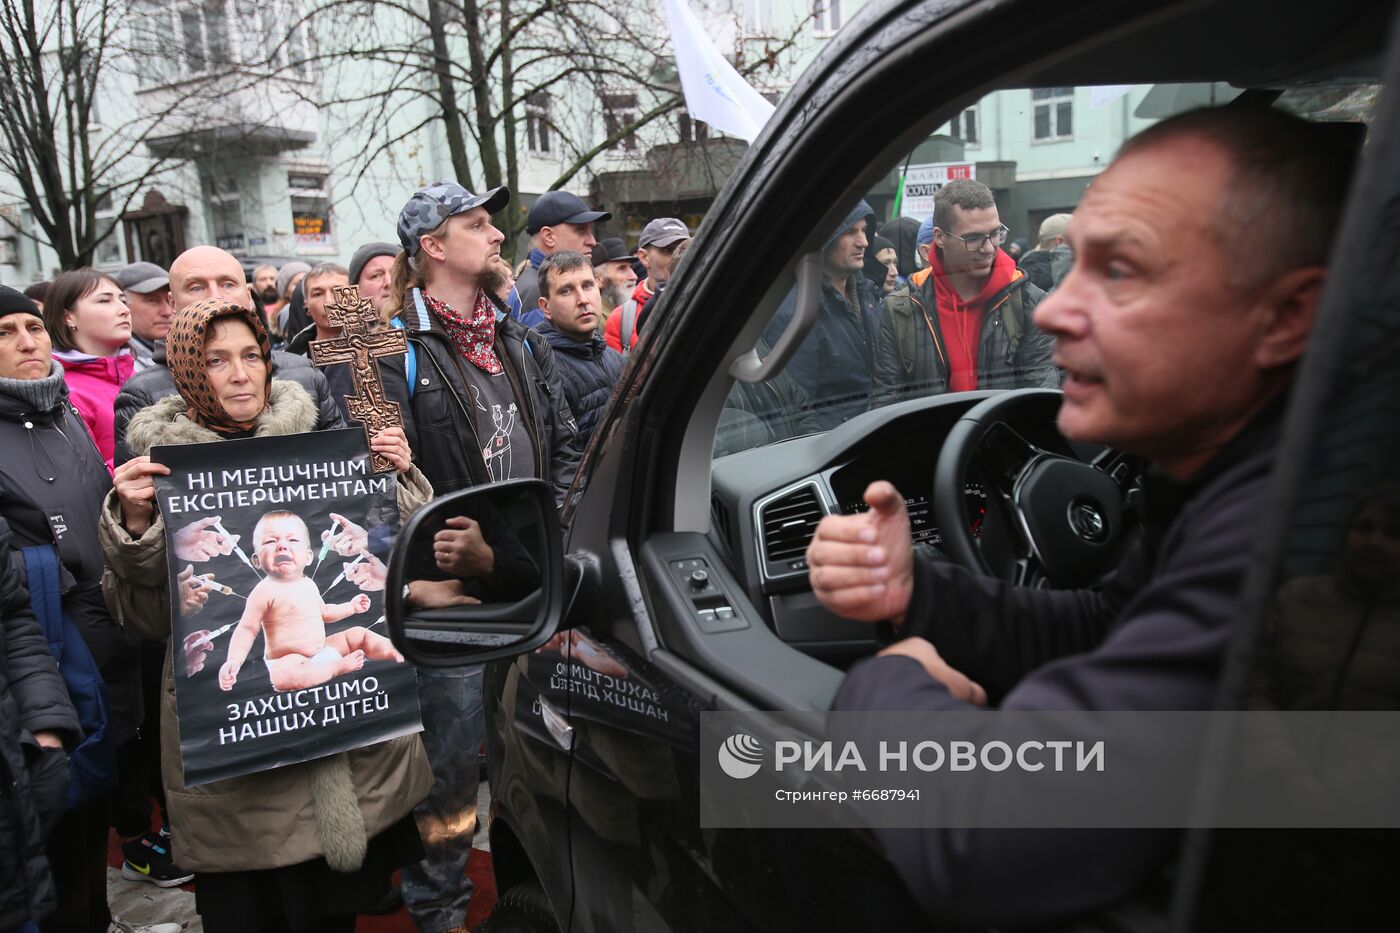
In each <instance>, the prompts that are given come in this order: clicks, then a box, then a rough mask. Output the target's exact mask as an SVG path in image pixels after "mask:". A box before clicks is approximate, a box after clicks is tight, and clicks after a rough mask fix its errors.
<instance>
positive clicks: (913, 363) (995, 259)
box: [871, 178, 1060, 405]
mask: <svg viewBox="0 0 1400 933" xmlns="http://www.w3.org/2000/svg"><path fill="white" fill-rule="evenodd" d="M933 203H934V208H933V210H934V213H933V249H932V250H931V251H930V253H929V267H928V268H927V269H925V270H922V271H920V272H917V273H915V274H914V276H913V278H912V279H911V280H910V283H909V285H908V287H907V288H900V289H896V290H895V291H894V292H893V293H892V294H891V295H890V296H889V297H888V298H886V299H885V302H884V306H883V313H882V315H881V316H880V321H879V327H878V331H877V336H876V340H875V364H874V381H875V387H874V390H873V392H872V393H871V403H872V404H876V405H880V404H888V403H889V402H894V401H899V400H902V399H907V398H920V397H923V396H925V395H933V394H937V393H940V392H969V391H972V390H974V389H1024V388H1046V389H1055V388H1059V385H1060V380H1059V373H1058V372H1057V371H1056V369H1055V366H1054V364H1053V363H1051V362H1050V351H1051V341H1050V338H1049V337H1047V336H1046V335H1045V334H1044V333H1042V332H1041V331H1040V329H1039V328H1037V327H1036V326H1035V324H1034V323H1032V321H1031V315H1032V314H1034V313H1035V307H1036V305H1038V304H1039V303H1040V299H1041V298H1043V297H1045V293H1044V292H1043V291H1041V290H1040V289H1039V288H1037V287H1036V286H1035V285H1033V284H1031V282H1030V280H1029V279H1028V278H1027V277H1026V274H1025V273H1024V272H1022V271H1021V270H1019V269H1017V268H1016V263H1015V261H1014V260H1013V259H1012V258H1011V257H1010V256H1008V255H1007V254H1006V253H1005V252H1003V251H1002V250H1001V244H1002V243H1004V242H1005V241H1006V234H1007V230H1006V227H1005V226H1003V225H1002V222H1001V217H1000V215H999V214H998V213H997V205H996V201H995V200H994V199H993V198H992V191H991V189H990V188H988V187H987V186H986V185H984V184H982V183H981V182H980V181H973V180H971V179H966V178H960V179H956V180H954V181H951V182H949V183H948V184H946V185H944V186H943V187H942V188H940V189H939V191H938V194H937V195H936V196H935V198H934V202H933Z"/></svg>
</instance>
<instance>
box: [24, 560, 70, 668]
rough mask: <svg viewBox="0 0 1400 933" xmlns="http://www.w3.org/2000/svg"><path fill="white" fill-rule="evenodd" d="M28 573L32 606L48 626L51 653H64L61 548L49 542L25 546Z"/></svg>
mask: <svg viewBox="0 0 1400 933" xmlns="http://www.w3.org/2000/svg"><path fill="white" fill-rule="evenodd" d="M21 553H23V554H24V568H25V571H26V573H27V575H28V580H27V581H26V584H27V586H28V588H29V606H30V608H31V609H33V610H34V615H35V616H36V617H38V619H39V625H40V626H41V627H42V628H43V630H44V640H45V641H47V642H48V643H49V653H50V654H52V655H53V656H54V658H61V657H63V642H64V634H65V633H64V625H63V594H62V593H60V592H59V585H58V552H57V551H56V550H55V549H54V548H52V547H48V546H44V547H27V548H21Z"/></svg>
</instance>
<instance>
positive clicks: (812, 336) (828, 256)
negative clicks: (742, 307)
mask: <svg viewBox="0 0 1400 933" xmlns="http://www.w3.org/2000/svg"><path fill="white" fill-rule="evenodd" d="M874 224H875V212H874V211H873V210H871V209H870V205H869V204H867V203H865V201H861V202H860V203H859V204H857V205H856V206H855V208H854V209H853V210H852V211H851V212H850V214H848V215H847V216H846V217H845V218H844V219H843V220H842V221H841V224H840V226H839V227H837V229H836V232H835V233H834V234H833V235H832V236H831V238H830V239H828V240H827V241H826V245H825V247H824V248H823V250H822V265H823V267H824V268H823V270H822V286H821V310H820V311H819V312H818V314H817V321H816V323H815V324H813V325H812V329H811V330H810V331H808V332H807V336H806V338H805V339H804V340H803V341H802V346H800V347H798V349H797V353H796V354H795V355H794V356H793V358H792V359H791V360H789V361H788V364H787V366H786V367H785V369H786V372H787V373H788V374H789V375H790V376H791V377H792V379H793V381H794V382H796V383H797V385H798V386H799V387H800V388H801V389H802V391H803V392H805V393H806V394H807V395H808V396H809V397H810V398H811V404H812V415H813V417H814V419H815V421H816V423H817V426H818V427H819V428H820V429H821V430H823V431H826V430H829V429H831V428H834V427H836V426H837V425H838V424H840V423H842V422H843V421H847V420H849V419H851V418H853V417H855V416H856V415H858V414H860V413H862V412H864V411H865V410H866V408H867V406H868V404H869V402H870V391H871V388H872V386H873V384H874V383H873V374H874V341H875V309H876V303H877V301H878V300H879V299H878V295H877V293H876V290H875V283H873V282H871V281H869V280H868V279H866V277H865V276H864V274H863V270H864V269H865V249H866V247H867V246H869V245H870V240H869V233H870V231H872V230H873V229H874ZM796 310H797V292H796V290H795V289H794V290H793V291H791V292H789V293H788V296H787V298H785V299H784V300H783V303H782V304H781V305H779V306H778V311H777V313H776V314H774V315H773V320H772V321H770V322H769V324H768V327H767V328H766V329H765V330H764V331H763V340H764V342H765V343H766V344H767V345H768V346H770V347H771V346H775V345H777V343H778V338H779V337H781V336H782V334H783V331H785V330H787V328H788V325H789V324H790V323H791V322H792V316H793V314H794V313H795V312H796Z"/></svg>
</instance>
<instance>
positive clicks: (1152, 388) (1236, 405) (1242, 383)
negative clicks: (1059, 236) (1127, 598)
mask: <svg viewBox="0 0 1400 933" xmlns="http://www.w3.org/2000/svg"><path fill="white" fill-rule="evenodd" d="M1229 180H1230V167H1229V163H1228V161H1227V157H1226V156H1225V155H1224V153H1222V152H1221V151H1220V150H1219V149H1218V148H1216V147H1215V146H1214V145H1213V144H1211V143H1208V142H1205V141H1201V140H1196V139H1179V140H1174V141H1170V142H1165V143H1162V144H1159V145H1157V146H1153V147H1151V148H1148V149H1144V150H1142V151H1139V152H1134V153H1130V154H1129V155H1127V156H1125V157H1124V158H1123V159H1122V160H1120V161H1118V162H1115V163H1114V164H1113V165H1112V166H1110V167H1109V169H1108V170H1107V171H1105V172H1104V173H1103V174H1102V175H1100V176H1099V177H1098V178H1097V179H1095V180H1094V182H1093V184H1092V185H1091V186H1090V188H1089V190H1088V191H1087V192H1086V193H1085V195H1084V198H1083V200H1082V201H1080V204H1079V207H1078V208H1077V209H1076V210H1075V212H1074V218H1073V220H1071V221H1070V226H1069V234H1068V239H1069V242H1070V245H1071V247H1072V248H1073V249H1074V253H1075V266H1074V268H1073V270H1072V271H1071V272H1070V274H1069V276H1068V277H1067V278H1066V279H1065V280H1064V282H1063V283H1061V285H1060V287H1059V288H1057V289H1056V290H1055V291H1054V292H1052V293H1051V294H1050V295H1049V296H1048V297H1047V298H1045V299H1044V300H1043V301H1041V302H1040V304H1039V306H1038V307H1037V308H1036V311H1035V323H1036V325H1037V326H1039V327H1040V328H1041V329H1042V330H1044V331H1045V332H1046V333H1048V334H1050V335H1051V336H1053V337H1054V338H1055V353H1054V359H1055V363H1056V364H1057V365H1058V366H1060V367H1061V368H1062V369H1064V370H1065V371H1066V379H1065V383H1064V394H1065V398H1064V405H1063V406H1062V407H1061V409H1060V415H1059V427H1060V430H1061V432H1063V433H1064V434H1065V436H1067V437H1070V438H1073V439H1075V440H1084V441H1094V442H1099V443H1104V444H1108V445H1110V446H1113V447H1116V448H1118V449H1120V450H1123V451H1127V452H1131V453H1136V454H1140V455H1142V456H1145V457H1148V458H1149V459H1152V460H1154V461H1156V462H1158V463H1159V464H1161V465H1162V466H1164V467H1166V468H1167V469H1168V470H1169V471H1171V470H1172V468H1173V465H1181V464H1187V463H1191V462H1193V461H1194V462H1196V463H1197V465H1198V464H1199V462H1201V460H1200V458H1201V457H1202V456H1203V455H1204V456H1205V457H1206V459H1208V457H1209V453H1210V452H1211V451H1214V450H1216V449H1218V448H1219V446H1220V445H1221V444H1223V443H1224V441H1225V440H1227V439H1228V438H1229V437H1231V436H1233V435H1234V433H1235V432H1236V431H1237V430H1238V429H1239V428H1240V427H1241V426H1242V423H1243V421H1244V420H1247V418H1248V416H1249V415H1251V414H1252V413H1253V410H1254V409H1255V408H1256V407H1257V406H1258V404H1259V400H1260V399H1261V398H1262V397H1265V396H1266V395H1267V386H1266V384H1265V375H1266V374H1265V372H1264V371H1263V369H1262V367H1261V365H1260V364H1259V363H1257V362H1256V360H1257V358H1258V355H1259V352H1260V351H1259V346H1260V342H1261V340H1262V335H1263V334H1264V332H1265V330H1266V324H1267V313H1268V309H1267V308H1266V307H1264V306H1263V305H1262V303H1261V302H1259V301H1257V300H1256V294H1255V293H1247V292H1245V291H1243V290H1241V289H1239V288H1237V287H1235V286H1233V285H1231V284H1229V282H1230V273H1231V272H1232V271H1234V270H1233V268H1232V263H1234V262H1236V261H1238V260H1237V259H1236V258H1235V257H1236V256H1237V255H1238V254H1236V253H1235V252H1234V251H1233V250H1232V249H1231V248H1230V244H1228V243H1225V242H1223V237H1222V234H1221V233H1220V231H1219V229H1218V226H1217V225H1218V222H1219V219H1220V214H1219V208H1220V204H1221V203H1222V202H1223V201H1224V200H1225V193H1226V186H1227V185H1228V184H1229ZM1174 472H1176V471H1174ZM1184 472H1186V473H1189V472H1191V469H1186V470H1184Z"/></svg>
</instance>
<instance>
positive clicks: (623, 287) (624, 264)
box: [593, 236, 637, 331]
mask: <svg viewBox="0 0 1400 933" xmlns="http://www.w3.org/2000/svg"><path fill="white" fill-rule="evenodd" d="M635 259H636V257H635V256H633V255H632V254H631V253H629V252H628V251H627V243H626V241H624V240H623V239H622V237H616V236H610V237H608V238H607V239H605V240H602V241H600V242H599V243H598V245H597V246H595V247H593V272H594V273H595V274H596V275H597V276H598V294H599V296H600V299H599V300H600V301H601V302H602V304H601V305H600V306H599V308H598V330H600V331H601V330H602V329H603V328H604V326H605V325H606V324H607V323H608V316H609V315H610V314H612V311H613V308H617V307H621V305H622V303H623V302H625V301H626V300H627V299H628V298H629V297H630V296H631V294H632V292H633V290H634V289H636V287H637V273H636V272H635V271H633V269H632V263H633V261H634V260H635Z"/></svg>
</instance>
